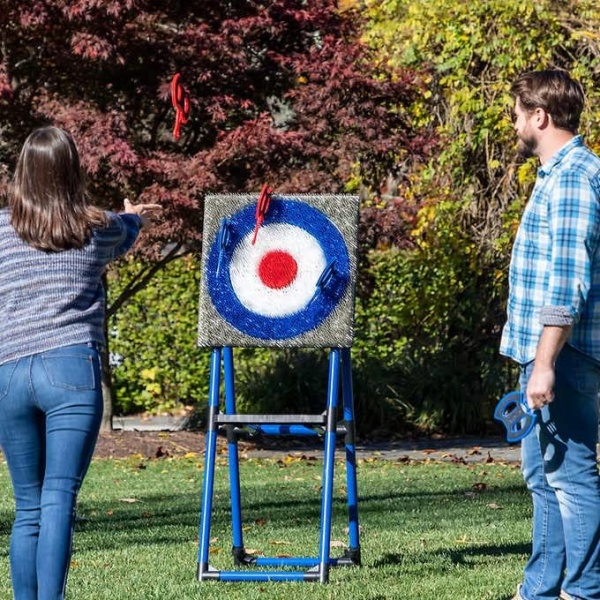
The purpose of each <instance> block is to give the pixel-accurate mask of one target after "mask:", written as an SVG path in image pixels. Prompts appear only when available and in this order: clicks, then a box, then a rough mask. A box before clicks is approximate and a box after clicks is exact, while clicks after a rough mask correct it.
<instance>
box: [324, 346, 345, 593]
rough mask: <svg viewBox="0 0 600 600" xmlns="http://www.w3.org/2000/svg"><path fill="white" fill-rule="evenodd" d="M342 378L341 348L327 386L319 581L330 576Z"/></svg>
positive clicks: (333, 353)
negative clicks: (339, 398)
mask: <svg viewBox="0 0 600 600" xmlns="http://www.w3.org/2000/svg"><path fill="white" fill-rule="evenodd" d="M339 380H340V350H339V349H335V348H334V349H332V350H331V352H330V354H329V381H328V386H327V426H326V430H325V441H324V457H323V486H322V487H323V491H322V498H321V532H320V538H319V581H320V582H321V583H326V582H327V580H328V578H329V552H330V540H331V512H332V505H333V474H334V466H335V439H336V430H337V407H338V394H339Z"/></svg>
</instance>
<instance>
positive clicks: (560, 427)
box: [520, 346, 600, 600]
mask: <svg viewBox="0 0 600 600" xmlns="http://www.w3.org/2000/svg"><path fill="white" fill-rule="evenodd" d="M532 369H533V363H529V364H527V365H524V366H523V367H522V368H521V380H520V383H521V389H522V390H523V391H525V388H526V386H527V381H528V379H529V376H530V375H531V371H532ZM555 372H556V384H555V399H554V401H553V402H552V403H550V404H549V405H547V406H545V407H544V408H543V409H542V410H540V411H536V415H537V424H536V426H535V429H534V430H533V431H532V433H531V434H529V435H528V436H527V437H526V438H525V439H524V440H523V442H522V446H521V453H522V470H523V477H524V479H525V482H526V484H527V487H528V489H529V491H530V492H531V494H532V498H533V549H532V554H531V558H530V559H529V561H528V563H527V565H526V567H525V573H524V579H523V584H522V588H521V595H522V596H523V598H524V600H542V599H548V600H550V599H551V600H556V598H557V597H558V595H559V593H560V591H561V589H562V590H564V592H566V593H567V594H569V595H570V596H571V597H572V598H573V599H574V600H600V476H599V474H598V467H597V462H596V444H597V441H598V389H599V388H600V367H599V366H598V365H597V364H596V363H594V362H592V361H591V360H590V359H589V358H587V357H586V356H584V355H582V354H581V353H579V352H577V351H576V350H574V349H573V348H571V347H570V346H565V348H564V349H563V350H562V352H561V353H560V355H559V357H558V359H557V361H556V369H555Z"/></svg>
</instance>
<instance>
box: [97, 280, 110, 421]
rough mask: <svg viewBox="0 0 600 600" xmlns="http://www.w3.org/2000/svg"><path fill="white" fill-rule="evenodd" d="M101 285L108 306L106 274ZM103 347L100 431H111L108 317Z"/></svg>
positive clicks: (105, 324) (101, 355)
mask: <svg viewBox="0 0 600 600" xmlns="http://www.w3.org/2000/svg"><path fill="white" fill-rule="evenodd" d="M102 285H103V287H104V303H105V305H107V304H108V281H107V279H106V273H104V275H103V276H102ZM103 329H104V345H103V347H102V352H101V353H100V370H101V376H102V403H103V407H104V408H103V410H102V423H101V424H100V431H112V427H113V394H112V381H111V377H110V353H109V349H108V316H105V317H104V325H103Z"/></svg>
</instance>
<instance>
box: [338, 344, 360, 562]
mask: <svg viewBox="0 0 600 600" xmlns="http://www.w3.org/2000/svg"><path fill="white" fill-rule="evenodd" d="M342 396H343V405H344V421H345V424H346V438H345V446H346V487H347V490H348V540H349V544H348V545H349V549H348V552H347V556H348V558H349V559H350V561H351V562H352V563H353V564H356V565H360V541H359V526H358V485H357V476H356V439H355V437H356V427H355V421H354V393H353V389H352V359H351V356H350V348H343V349H342Z"/></svg>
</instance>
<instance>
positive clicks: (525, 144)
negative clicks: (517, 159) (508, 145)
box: [517, 137, 537, 158]
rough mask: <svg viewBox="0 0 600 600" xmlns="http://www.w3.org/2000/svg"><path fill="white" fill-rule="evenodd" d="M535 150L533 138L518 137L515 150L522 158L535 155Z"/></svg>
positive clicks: (535, 145)
mask: <svg viewBox="0 0 600 600" xmlns="http://www.w3.org/2000/svg"><path fill="white" fill-rule="evenodd" d="M536 150H537V142H536V141H535V140H534V139H533V138H531V137H529V138H519V142H518V143H517V152H518V153H519V156H521V157H522V158H531V157H532V156H537V153H536Z"/></svg>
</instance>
